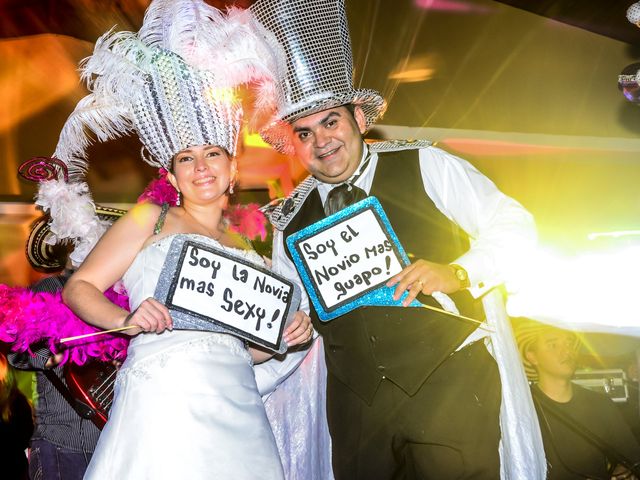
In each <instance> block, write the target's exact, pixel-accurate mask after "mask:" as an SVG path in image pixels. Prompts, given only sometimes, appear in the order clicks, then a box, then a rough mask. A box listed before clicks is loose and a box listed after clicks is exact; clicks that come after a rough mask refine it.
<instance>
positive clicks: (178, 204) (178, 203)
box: [176, 190, 182, 207]
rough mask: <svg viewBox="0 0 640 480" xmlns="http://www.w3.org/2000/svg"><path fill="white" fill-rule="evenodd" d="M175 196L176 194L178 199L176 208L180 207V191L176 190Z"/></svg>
mask: <svg viewBox="0 0 640 480" xmlns="http://www.w3.org/2000/svg"><path fill="white" fill-rule="evenodd" d="M176 192H177V194H178V198H177V199H176V207H179V206H180V197H181V196H182V194H181V193H180V190H176Z"/></svg>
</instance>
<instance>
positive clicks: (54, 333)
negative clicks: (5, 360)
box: [0, 169, 267, 365]
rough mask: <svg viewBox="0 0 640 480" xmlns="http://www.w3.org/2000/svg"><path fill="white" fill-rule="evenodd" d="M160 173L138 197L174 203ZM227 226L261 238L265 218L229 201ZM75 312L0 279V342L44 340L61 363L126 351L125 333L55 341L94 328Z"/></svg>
mask: <svg viewBox="0 0 640 480" xmlns="http://www.w3.org/2000/svg"><path fill="white" fill-rule="evenodd" d="M159 174H160V176H159V178H158V179H156V180H153V181H152V182H151V183H150V184H149V185H148V186H147V188H146V189H145V191H144V192H143V193H142V195H140V197H139V198H138V202H142V201H152V202H154V203H157V204H163V203H169V204H170V205H172V206H173V205H175V204H176V200H177V198H178V196H177V193H176V190H175V189H174V188H173V186H172V185H171V184H170V183H169V181H168V180H167V171H166V170H164V169H160V172H159ZM225 217H226V218H227V219H228V220H229V224H230V229H231V230H232V231H234V232H236V233H240V234H242V235H244V236H246V237H247V238H250V239H255V238H256V237H258V236H259V237H260V238H261V239H262V240H263V241H264V240H265V239H266V236H267V230H266V224H267V219H266V217H265V215H264V214H263V213H262V212H261V211H260V210H259V207H258V204H255V203H252V204H249V205H235V206H233V207H231V208H229V209H228V210H227V211H226V212H225ZM105 296H106V297H107V298H108V299H109V300H111V301H112V302H113V303H115V304H116V305H118V306H120V307H122V308H124V309H126V310H128V309H129V299H128V297H127V296H126V295H124V294H119V293H117V292H116V291H114V290H113V289H112V288H110V289H109V290H107V291H106V292H105ZM98 331H100V329H98V328H96V327H93V326H91V325H89V324H87V323H85V322H84V321H82V320H81V319H80V318H79V317H77V316H76V315H75V314H74V313H73V312H72V311H71V310H70V309H69V308H68V307H67V306H66V305H65V304H64V303H63V302H62V297H61V295H60V293H59V292H58V293H44V292H41V293H35V292H32V291H31V290H29V289H26V288H20V287H9V286H7V285H2V284H0V342H6V343H10V344H12V345H11V349H12V350H13V351H16V352H29V353H31V354H33V352H32V350H31V348H32V346H33V345H35V344H37V343H41V342H46V344H47V346H48V347H49V349H50V350H51V351H52V352H53V353H63V360H62V363H65V362H73V363H76V364H78V365H82V364H84V363H85V362H87V361H88V360H89V359H96V360H101V361H110V360H113V359H118V360H122V359H124V358H125V357H126V351H127V346H128V345H129V337H128V336H125V335H117V334H116V335H112V334H104V335H99V336H96V337H89V338H86V339H80V340H75V341H71V342H67V343H65V344H60V339H62V338H67V337H75V336H78V335H84V334H86V333H94V332H98Z"/></svg>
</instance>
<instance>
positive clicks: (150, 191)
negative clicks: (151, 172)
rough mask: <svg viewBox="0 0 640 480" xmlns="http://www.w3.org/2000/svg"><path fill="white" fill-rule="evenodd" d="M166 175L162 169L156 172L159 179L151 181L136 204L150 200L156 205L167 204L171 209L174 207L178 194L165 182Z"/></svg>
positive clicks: (167, 181)
mask: <svg viewBox="0 0 640 480" xmlns="http://www.w3.org/2000/svg"><path fill="white" fill-rule="evenodd" d="M167 173H168V172H167V171H166V170H165V169H164V168H161V169H159V170H158V175H159V178H157V179H155V180H151V182H150V183H149V185H147V188H145V189H144V192H142V195H140V196H139V197H138V203H140V202H145V201H147V200H150V201H151V202H153V203H155V204H157V205H162V204H163V203H168V204H169V205H171V206H172V207H174V206H175V205H176V202H177V201H178V192H177V191H176V189H175V188H173V185H171V183H169V180H167Z"/></svg>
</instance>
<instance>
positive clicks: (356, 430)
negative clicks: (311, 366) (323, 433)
mask: <svg viewBox="0 0 640 480" xmlns="http://www.w3.org/2000/svg"><path fill="white" fill-rule="evenodd" d="M500 397H501V388H500V377H499V374H498V368H497V365H496V363H495V361H494V359H493V357H491V355H490V354H489V353H488V352H487V349H486V347H485V346H484V344H483V342H482V341H479V342H476V343H474V344H472V345H469V346H467V347H466V348H464V349H462V350H460V351H459V352H456V353H454V354H453V355H451V356H450V357H449V358H448V359H447V360H446V361H445V362H444V363H443V364H442V365H441V366H440V367H439V368H438V369H437V370H436V371H435V372H434V373H433V374H432V375H431V376H430V377H429V378H428V379H427V380H426V381H425V383H424V384H423V385H422V387H421V388H420V390H419V391H418V392H417V393H416V394H415V395H413V396H408V395H407V394H406V393H405V392H404V391H403V390H401V389H400V388H399V387H397V386H396V385H394V384H393V383H392V382H390V381H388V380H384V381H383V382H382V383H381V384H380V387H379V389H378V391H377V392H376V394H375V396H374V398H373V401H372V403H371V405H368V404H367V403H366V402H364V401H363V400H362V399H361V398H360V397H358V396H357V395H356V394H355V393H353V392H352V391H351V390H350V389H349V387H347V386H346V385H344V384H343V383H342V382H340V381H339V380H338V379H337V378H335V377H334V376H333V375H331V374H329V376H328V385H327V415H328V419H329V429H330V431H331V439H332V445H333V448H332V451H333V469H334V474H335V477H336V480H378V479H379V480H387V479H389V480H391V479H393V480H397V479H407V480H413V479H416V480H417V479H420V480H431V479H437V480H448V479H478V480H491V479H499V478H500V460H499V453H498V444H499V440H500V427H499V413H500Z"/></svg>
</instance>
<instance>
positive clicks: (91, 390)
mask: <svg viewBox="0 0 640 480" xmlns="http://www.w3.org/2000/svg"><path fill="white" fill-rule="evenodd" d="M117 373H118V368H117V367H116V366H115V365H113V364H112V363H107V362H89V363H86V364H85V365H82V366H80V365H75V364H72V363H69V364H67V365H65V369H64V377H65V380H66V382H67V386H68V387H69V391H70V392H71V394H72V395H73V397H74V400H75V405H76V406H77V407H79V408H76V407H75V406H74V408H75V410H76V411H77V412H78V414H79V415H80V416H81V417H83V418H88V419H89V420H91V421H92V422H93V423H94V424H95V425H96V427H98V428H99V429H100V430H102V428H103V427H104V425H105V423H107V418H108V416H109V410H110V409H111V403H112V402H113V386H114V384H115V381H116V374H117Z"/></svg>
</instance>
